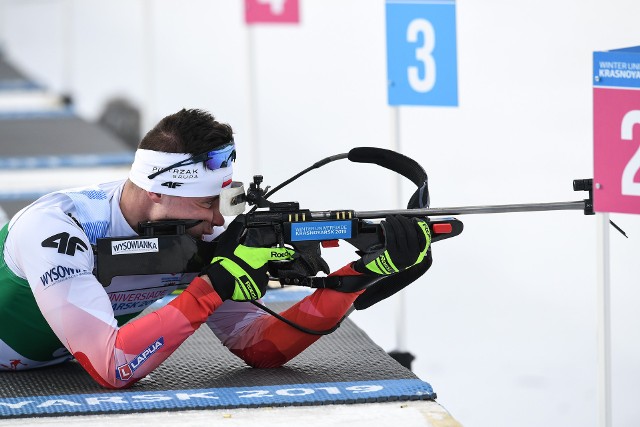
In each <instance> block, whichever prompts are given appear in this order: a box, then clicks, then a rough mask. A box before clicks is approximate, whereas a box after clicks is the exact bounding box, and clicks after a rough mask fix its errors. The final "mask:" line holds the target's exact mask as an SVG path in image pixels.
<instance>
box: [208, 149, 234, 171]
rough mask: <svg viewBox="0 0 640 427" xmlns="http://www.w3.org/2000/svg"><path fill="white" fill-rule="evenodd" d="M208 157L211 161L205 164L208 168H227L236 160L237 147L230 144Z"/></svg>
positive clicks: (212, 152)
mask: <svg viewBox="0 0 640 427" xmlns="http://www.w3.org/2000/svg"><path fill="white" fill-rule="evenodd" d="M208 155H209V160H206V161H205V162H204V163H205V165H206V166H207V168H209V169H211V170H216V169H220V168H225V167H228V166H229V165H230V164H231V162H233V161H235V160H236V146H235V144H229V145H226V146H224V147H222V148H219V149H217V150H214V151H210V152H209V153H208Z"/></svg>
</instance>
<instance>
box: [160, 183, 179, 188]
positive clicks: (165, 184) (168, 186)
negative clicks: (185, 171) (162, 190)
mask: <svg viewBox="0 0 640 427" xmlns="http://www.w3.org/2000/svg"><path fill="white" fill-rule="evenodd" d="M160 185H162V186H163V187H167V188H178V187H180V186H181V185H182V183H181V182H171V181H167V182H163V183H162V184H160Z"/></svg>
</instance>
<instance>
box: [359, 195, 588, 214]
mask: <svg viewBox="0 0 640 427" xmlns="http://www.w3.org/2000/svg"><path fill="white" fill-rule="evenodd" d="M584 208H585V201H584V200H578V201H575V202H553V203H520V204H513V205H487V206H459V207H451V208H426V209H390V210H380V211H356V212H355V216H356V217H357V218H362V219H375V218H384V217H385V216H387V215H407V216H444V215H467V214H487V213H508V212H538V211H567V210H582V211H583V210H584Z"/></svg>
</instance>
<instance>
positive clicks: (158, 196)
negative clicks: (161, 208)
mask: <svg viewBox="0 0 640 427" xmlns="http://www.w3.org/2000/svg"><path fill="white" fill-rule="evenodd" d="M147 197H149V199H150V200H151V201H152V202H153V203H160V200H161V199H162V194H160V193H153V192H151V191H147Z"/></svg>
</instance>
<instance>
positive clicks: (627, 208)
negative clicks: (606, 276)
mask: <svg viewBox="0 0 640 427" xmlns="http://www.w3.org/2000/svg"><path fill="white" fill-rule="evenodd" d="M593 75H594V84H593V86H594V87H593V125H594V132H593V142H594V144H593V148H594V150H593V154H594V162H593V165H594V175H593V177H594V180H593V182H594V192H593V203H594V210H595V211H596V212H620V213H632V214H640V126H636V125H640V46H636V47H631V48H625V49H615V50H610V51H606V52H594V54H593Z"/></svg>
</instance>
